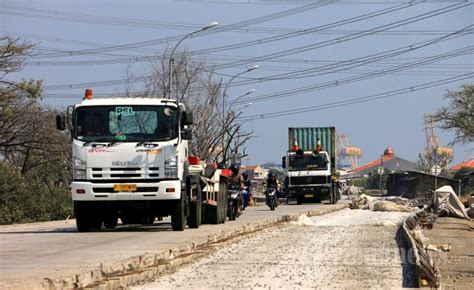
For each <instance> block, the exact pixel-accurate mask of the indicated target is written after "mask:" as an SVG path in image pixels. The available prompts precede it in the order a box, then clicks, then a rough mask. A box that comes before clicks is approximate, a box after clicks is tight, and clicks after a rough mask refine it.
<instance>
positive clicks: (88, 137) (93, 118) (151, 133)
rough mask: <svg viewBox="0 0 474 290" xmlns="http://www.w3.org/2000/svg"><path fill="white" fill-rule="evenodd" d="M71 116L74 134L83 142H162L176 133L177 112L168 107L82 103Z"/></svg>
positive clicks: (175, 136) (173, 136) (172, 137)
mask: <svg viewBox="0 0 474 290" xmlns="http://www.w3.org/2000/svg"><path fill="white" fill-rule="evenodd" d="M74 116H75V117H74V137H75V138H77V139H78V140H82V141H86V142H144V141H164V140H171V139H175V138H177V136H178V111H177V108H175V107H171V106H138V105H137V106H124V105H121V106H84V107H79V108H78V109H77V110H76V111H75V115H74Z"/></svg>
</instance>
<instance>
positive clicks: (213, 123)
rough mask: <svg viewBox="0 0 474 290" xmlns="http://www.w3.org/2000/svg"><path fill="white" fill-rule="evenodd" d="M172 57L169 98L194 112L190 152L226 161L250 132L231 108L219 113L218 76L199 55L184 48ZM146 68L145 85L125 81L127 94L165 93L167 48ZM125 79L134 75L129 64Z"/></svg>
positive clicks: (211, 159)
mask: <svg viewBox="0 0 474 290" xmlns="http://www.w3.org/2000/svg"><path fill="white" fill-rule="evenodd" d="M173 58H174V59H175V62H174V66H173V83H172V90H171V92H172V93H171V98H173V99H178V100H180V101H182V102H183V103H185V105H186V107H187V108H188V109H189V110H190V111H192V112H193V113H194V124H195V125H194V127H193V133H194V134H193V139H192V140H191V143H190V152H191V153H192V154H195V155H197V156H199V157H200V158H201V159H202V160H205V161H208V162H213V161H224V162H226V161H228V159H229V153H230V152H235V151H236V150H238V149H239V148H240V147H241V146H243V145H244V144H245V142H246V141H248V140H249V138H250V137H251V134H252V133H247V132H243V130H242V129H241V127H242V124H241V123H240V122H239V121H238V120H239V118H238V117H239V114H238V113H236V112H233V111H232V109H231V108H230V109H229V108H227V111H225V112H224V115H223V114H222V98H223V97H222V80H216V79H215V77H214V70H213V68H212V67H209V66H208V65H207V64H206V62H205V61H204V60H202V59H201V60H199V59H198V60H196V59H191V57H190V55H189V53H187V52H186V51H185V50H184V51H182V52H178V53H175V54H174V57H173ZM149 70H150V72H149V74H148V76H147V77H145V85H144V87H143V88H142V89H139V90H138V92H136V91H135V92H134V90H135V88H134V87H133V86H132V85H131V83H132V82H129V84H128V85H127V86H126V88H125V91H126V95H127V96H151V97H163V96H167V95H168V92H169V87H168V86H169V85H168V79H169V71H170V70H169V56H168V52H165V53H164V54H163V55H162V56H159V57H156V59H155V60H154V61H153V62H152V63H150V66H149ZM128 79H129V80H133V79H136V77H135V76H134V74H133V70H132V69H131V67H129V70H128ZM223 141H224V142H223Z"/></svg>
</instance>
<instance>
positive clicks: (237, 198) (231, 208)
mask: <svg viewBox="0 0 474 290" xmlns="http://www.w3.org/2000/svg"><path fill="white" fill-rule="evenodd" d="M228 200H229V202H228V204H227V217H228V218H229V220H230V221H234V220H235V219H236V218H238V217H239V216H240V214H241V212H240V210H239V209H241V208H242V193H241V191H240V187H239V186H238V185H231V186H229V199H228Z"/></svg>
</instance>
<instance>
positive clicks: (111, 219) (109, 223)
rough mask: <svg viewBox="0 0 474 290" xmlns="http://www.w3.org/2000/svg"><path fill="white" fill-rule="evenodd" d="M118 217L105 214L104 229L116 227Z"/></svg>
mask: <svg viewBox="0 0 474 290" xmlns="http://www.w3.org/2000/svg"><path fill="white" fill-rule="evenodd" d="M117 223H118V217H117V216H107V217H105V218H104V227H105V228H106V229H109V230H112V229H115V227H117Z"/></svg>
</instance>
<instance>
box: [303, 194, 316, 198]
mask: <svg viewBox="0 0 474 290" xmlns="http://www.w3.org/2000/svg"><path fill="white" fill-rule="evenodd" d="M304 197H305V198H313V197H314V195H313V194H305V195H304Z"/></svg>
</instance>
